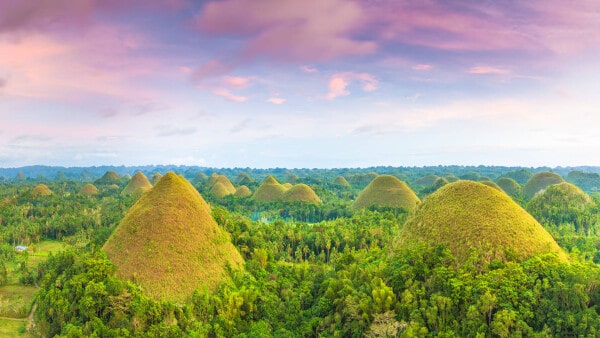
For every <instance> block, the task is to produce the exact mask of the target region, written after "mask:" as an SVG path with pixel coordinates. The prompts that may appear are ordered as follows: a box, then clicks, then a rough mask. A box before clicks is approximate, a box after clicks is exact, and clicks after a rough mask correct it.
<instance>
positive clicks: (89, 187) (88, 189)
mask: <svg viewBox="0 0 600 338" xmlns="http://www.w3.org/2000/svg"><path fill="white" fill-rule="evenodd" d="M79 193H80V194H81V195H84V196H94V195H98V188H96V186H95V185H93V184H91V183H88V184H86V185H84V186H83V187H82V188H81V190H79Z"/></svg>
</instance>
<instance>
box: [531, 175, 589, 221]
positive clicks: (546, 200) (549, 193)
mask: <svg viewBox="0 0 600 338" xmlns="http://www.w3.org/2000/svg"><path fill="white" fill-rule="evenodd" d="M593 205H594V202H593V200H592V199H591V198H590V197H589V196H588V195H587V194H586V193H585V192H583V191H582V190H581V189H579V187H577V186H575V185H573V184H571V183H567V182H563V183H559V184H553V185H550V186H548V187H546V189H544V191H543V192H542V193H539V194H537V195H535V196H534V197H533V198H532V199H531V200H530V201H529V203H527V211H529V212H530V213H531V215H533V216H534V217H535V218H536V219H537V220H539V221H540V222H542V223H543V224H544V225H553V226H559V225H561V224H570V225H572V226H573V227H574V228H575V229H574V230H576V231H581V232H585V233H587V232H588V230H589V229H587V227H589V225H591V224H592V222H590V220H589V219H587V218H588V217H589V214H587V213H586V212H585V211H586V210H587V209H589V208H591V207H592V206H593Z"/></svg>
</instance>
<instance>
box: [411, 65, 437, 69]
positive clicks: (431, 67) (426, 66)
mask: <svg viewBox="0 0 600 338" xmlns="http://www.w3.org/2000/svg"><path fill="white" fill-rule="evenodd" d="M412 69H413V70H432V69H433V66H432V65H428V64H418V65H414V66H413V67H412Z"/></svg>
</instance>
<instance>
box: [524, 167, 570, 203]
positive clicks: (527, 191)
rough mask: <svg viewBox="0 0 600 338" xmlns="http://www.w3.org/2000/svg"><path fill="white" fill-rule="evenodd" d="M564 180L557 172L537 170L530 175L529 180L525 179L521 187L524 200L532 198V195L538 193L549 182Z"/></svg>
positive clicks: (549, 183)
mask: <svg viewBox="0 0 600 338" xmlns="http://www.w3.org/2000/svg"><path fill="white" fill-rule="evenodd" d="M564 181H565V180H563V178H562V177H560V175H558V174H555V173H552V172H549V171H542V172H539V173H537V174H535V175H533V176H531V178H530V179H529V181H527V183H526V184H525V186H524V187H523V197H524V198H525V199H526V200H530V199H531V198H533V196H535V194H536V193H538V192H539V191H540V190H543V189H544V188H546V187H547V186H549V185H551V184H558V183H562V182H564Z"/></svg>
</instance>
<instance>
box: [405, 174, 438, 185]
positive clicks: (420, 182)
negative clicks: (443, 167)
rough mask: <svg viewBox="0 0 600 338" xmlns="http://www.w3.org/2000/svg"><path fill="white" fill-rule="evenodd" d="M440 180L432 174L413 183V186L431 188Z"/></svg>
mask: <svg viewBox="0 0 600 338" xmlns="http://www.w3.org/2000/svg"><path fill="white" fill-rule="evenodd" d="M438 178H440V177H439V176H438V175H434V174H430V175H427V176H424V177H421V178H419V179H418V180H416V181H414V182H413V183H412V185H413V186H415V187H417V186H421V187H431V186H433V184H434V183H435V181H436V180H437V179H438Z"/></svg>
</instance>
